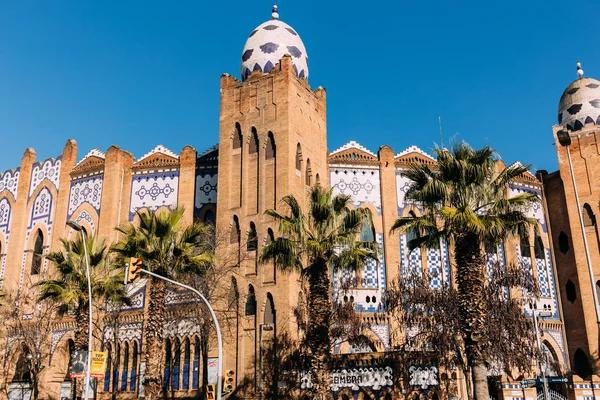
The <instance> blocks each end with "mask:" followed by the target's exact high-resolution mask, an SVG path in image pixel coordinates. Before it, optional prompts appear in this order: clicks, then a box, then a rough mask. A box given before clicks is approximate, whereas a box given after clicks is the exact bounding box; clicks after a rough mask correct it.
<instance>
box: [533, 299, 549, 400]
mask: <svg viewBox="0 0 600 400" xmlns="http://www.w3.org/2000/svg"><path fill="white" fill-rule="evenodd" d="M529 306H530V307H531V313H532V314H533V326H534V328H535V341H536V342H537V347H538V350H539V351H540V354H542V353H543V351H542V342H541V341H540V332H539V328H538V316H539V317H542V318H547V317H551V316H552V313H551V312H550V311H540V312H539V313H538V311H537V307H536V305H535V303H534V302H531V303H530V304H529ZM538 366H539V369H540V372H541V373H542V383H543V385H544V400H550V396H549V395H548V382H546V371H545V369H544V368H542V364H541V362H538Z"/></svg>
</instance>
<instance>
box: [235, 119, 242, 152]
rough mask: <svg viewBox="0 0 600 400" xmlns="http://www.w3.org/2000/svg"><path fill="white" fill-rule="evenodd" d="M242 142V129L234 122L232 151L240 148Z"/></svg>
mask: <svg viewBox="0 0 600 400" xmlns="http://www.w3.org/2000/svg"><path fill="white" fill-rule="evenodd" d="M242 141H243V136H242V128H241V127H240V124H239V123H237V122H236V124H235V132H234V134H233V148H234V149H239V148H241V147H242Z"/></svg>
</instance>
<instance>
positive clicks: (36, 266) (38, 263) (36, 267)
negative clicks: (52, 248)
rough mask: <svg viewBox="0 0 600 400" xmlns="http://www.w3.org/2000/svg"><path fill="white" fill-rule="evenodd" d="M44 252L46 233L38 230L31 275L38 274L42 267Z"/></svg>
mask: <svg viewBox="0 0 600 400" xmlns="http://www.w3.org/2000/svg"><path fill="white" fill-rule="evenodd" d="M43 254H44V234H43V233H42V231H41V230H40V229H38V230H37V232H36V236H35V242H34V245H33V257H32V258H31V275H38V274H39V273H40V271H41V268H42V257H43Z"/></svg>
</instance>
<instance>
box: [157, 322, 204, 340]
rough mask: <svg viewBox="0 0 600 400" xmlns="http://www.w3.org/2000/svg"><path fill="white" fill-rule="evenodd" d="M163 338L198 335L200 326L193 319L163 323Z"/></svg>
mask: <svg viewBox="0 0 600 400" xmlns="http://www.w3.org/2000/svg"><path fill="white" fill-rule="evenodd" d="M164 334H165V337H176V336H179V337H183V336H191V335H196V334H200V324H199V323H198V321H196V320H194V319H193V318H186V319H181V320H168V321H165V328H164Z"/></svg>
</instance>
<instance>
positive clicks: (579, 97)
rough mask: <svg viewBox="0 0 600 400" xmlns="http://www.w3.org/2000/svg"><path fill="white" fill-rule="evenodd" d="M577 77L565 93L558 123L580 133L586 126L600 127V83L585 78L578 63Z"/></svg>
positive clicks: (559, 108) (559, 109) (559, 107)
mask: <svg viewBox="0 0 600 400" xmlns="http://www.w3.org/2000/svg"><path fill="white" fill-rule="evenodd" d="M577 75H578V76H579V78H577V79H575V80H574V81H573V82H571V84H570V85H569V86H567V88H566V89H565V91H564V92H563V94H562V96H561V98H560V103H559V105H558V123H559V125H561V126H563V127H565V128H567V129H568V130H570V131H578V130H580V129H581V128H583V126H584V125H585V124H589V123H593V124H596V125H600V81H597V80H596V79H593V78H589V77H587V76H583V69H582V68H581V63H580V62H577Z"/></svg>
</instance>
